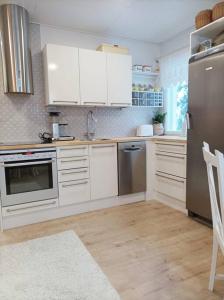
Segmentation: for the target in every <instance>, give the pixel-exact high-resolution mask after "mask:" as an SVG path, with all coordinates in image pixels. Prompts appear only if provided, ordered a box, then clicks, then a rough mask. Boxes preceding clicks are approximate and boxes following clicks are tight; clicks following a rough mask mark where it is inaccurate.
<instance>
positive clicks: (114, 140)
mask: <svg viewBox="0 0 224 300" xmlns="http://www.w3.org/2000/svg"><path fill="white" fill-rule="evenodd" d="M149 140H150V141H151V140H152V141H164V142H169V141H172V142H176V143H186V142H187V139H186V137H182V136H169V135H164V136H152V137H136V136H135V137H115V138H111V139H106V140H100V139H99V140H98V139H96V140H94V141H86V140H85V141H83V140H73V141H57V142H53V143H51V144H25V143H24V144H22V145H21V144H18V145H16V144H15V145H10V144H8V145H7V144H2V145H1V144H0V150H19V149H36V148H52V147H60V146H78V145H93V144H109V143H119V142H129V141H130V142H131V141H149Z"/></svg>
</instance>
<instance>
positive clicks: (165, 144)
mask: <svg viewBox="0 0 224 300" xmlns="http://www.w3.org/2000/svg"><path fill="white" fill-rule="evenodd" d="M156 144H157V145H163V146H173V147H183V148H184V147H185V145H174V144H167V143H157V142H156Z"/></svg>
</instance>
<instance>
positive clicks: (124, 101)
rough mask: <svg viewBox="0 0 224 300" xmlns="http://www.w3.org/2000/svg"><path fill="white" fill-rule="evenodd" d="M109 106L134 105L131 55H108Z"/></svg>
mask: <svg viewBox="0 0 224 300" xmlns="http://www.w3.org/2000/svg"><path fill="white" fill-rule="evenodd" d="M107 79H108V104H109V105H112V106H131V105H132V58H131V56H130V55H122V54H113V53H108V54H107Z"/></svg>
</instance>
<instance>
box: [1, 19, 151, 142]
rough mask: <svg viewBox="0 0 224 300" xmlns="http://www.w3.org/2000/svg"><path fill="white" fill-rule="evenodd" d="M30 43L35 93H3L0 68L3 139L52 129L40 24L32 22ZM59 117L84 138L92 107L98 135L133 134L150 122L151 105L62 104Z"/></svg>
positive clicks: (34, 135) (14, 139)
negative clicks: (48, 110)
mask: <svg viewBox="0 0 224 300" xmlns="http://www.w3.org/2000/svg"><path fill="white" fill-rule="evenodd" d="M31 47H32V63H33V78H34V95H31V96H21V95H6V94H4V93H3V80H2V72H0V142H4V143H14V142H26V141H37V140H38V133H39V132H40V131H50V130H51V121H52V119H51V118H50V117H49V116H48V112H47V108H46V107H45V97H44V79H43V66H42V56H41V40H40V26H39V25H36V24H32V25H31ZM59 110H60V111H61V115H60V121H61V122H67V123H68V124H69V126H68V128H67V133H68V134H70V135H73V136H76V137H78V138H83V137H84V134H85V132H86V130H87V124H86V117H87V113H88V111H89V110H93V112H94V114H95V117H96V118H97V120H98V121H97V132H96V135H97V136H98V137H113V136H133V135H135V133H136V127H137V126H138V125H140V124H145V123H151V120H152V115H153V109H151V108H125V109H119V108H80V107H60V109H59Z"/></svg>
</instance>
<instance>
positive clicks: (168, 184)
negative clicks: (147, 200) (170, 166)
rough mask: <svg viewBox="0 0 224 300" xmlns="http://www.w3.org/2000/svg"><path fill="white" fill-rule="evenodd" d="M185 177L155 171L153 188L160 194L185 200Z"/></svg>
mask: <svg viewBox="0 0 224 300" xmlns="http://www.w3.org/2000/svg"><path fill="white" fill-rule="evenodd" d="M185 187H186V179H184V178H179V177H176V176H171V175H167V174H164V173H160V172H156V179H155V188H156V190H157V191H159V192H160V193H161V194H165V195H167V196H169V197H172V198H175V199H177V200H180V201H185V193H186V188H185Z"/></svg>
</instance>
